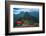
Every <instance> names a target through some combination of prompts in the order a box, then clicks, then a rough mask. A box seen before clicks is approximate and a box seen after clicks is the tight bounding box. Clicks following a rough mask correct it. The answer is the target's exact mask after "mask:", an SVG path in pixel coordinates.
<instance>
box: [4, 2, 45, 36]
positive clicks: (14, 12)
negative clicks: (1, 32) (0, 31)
mask: <svg viewBox="0 0 46 36" xmlns="http://www.w3.org/2000/svg"><path fill="white" fill-rule="evenodd" d="M5 3H6V4H5V11H6V12H5V28H6V30H5V31H6V35H16V34H34V33H44V32H45V4H44V3H40V2H20V1H6V2H5Z"/></svg>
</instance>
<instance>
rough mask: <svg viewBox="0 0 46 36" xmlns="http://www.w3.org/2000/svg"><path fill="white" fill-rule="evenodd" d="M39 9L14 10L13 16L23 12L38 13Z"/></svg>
mask: <svg viewBox="0 0 46 36" xmlns="http://www.w3.org/2000/svg"><path fill="white" fill-rule="evenodd" d="M38 10H39V9H38V8H32V9H29V8H13V14H19V13H20V12H21V11H23V12H32V11H38Z"/></svg>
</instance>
